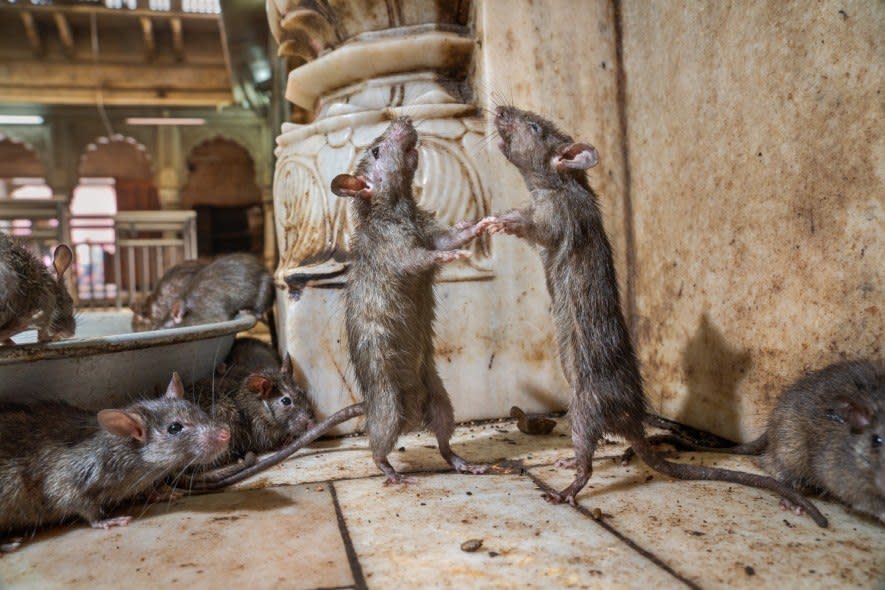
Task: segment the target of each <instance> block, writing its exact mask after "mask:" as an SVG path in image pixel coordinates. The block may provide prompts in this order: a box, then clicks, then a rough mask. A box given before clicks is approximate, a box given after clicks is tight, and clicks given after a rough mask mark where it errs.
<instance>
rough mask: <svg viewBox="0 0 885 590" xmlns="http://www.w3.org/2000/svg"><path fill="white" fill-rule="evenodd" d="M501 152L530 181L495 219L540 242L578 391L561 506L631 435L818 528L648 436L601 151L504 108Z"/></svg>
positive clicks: (747, 481) (656, 463) (646, 456)
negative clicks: (603, 198)
mask: <svg viewBox="0 0 885 590" xmlns="http://www.w3.org/2000/svg"><path fill="white" fill-rule="evenodd" d="M495 127H496V129H497V131H498V133H499V135H500V137H501V142H500V144H499V147H500V148H501V151H502V152H503V153H504V155H505V157H506V158H507V159H508V160H509V161H510V162H511V163H512V164H514V165H515V166H516V167H517V169H519V171H520V173H521V174H522V176H523V179H524V180H525V183H526V186H527V187H528V190H529V193H530V196H531V202H530V204H529V206H528V207H526V208H523V209H518V210H511V211H507V212H504V213H501V214H499V215H497V216H495V221H494V223H493V224H492V225H491V226H489V230H490V231H492V232H498V231H505V232H507V233H510V234H514V235H517V236H519V237H522V238H525V239H527V240H528V241H530V242H532V243H534V244H535V245H537V246H538V248H539V250H540V255H541V261H542V263H543V266H544V273H545V277H546V281H547V288H548V290H549V292H550V297H551V300H552V306H553V319H554V326H555V331H556V338H557V344H558V348H559V354H560V360H561V362H562V368H563V372H564V373H565V377H566V379H567V380H568V382H569V384H570V385H571V387H572V396H571V402H570V407H569V413H570V419H571V426H572V442H573V444H574V447H575V459H576V460H575V464H576V469H577V473H576V476H575V479H574V481H572V483H571V484H570V485H569V486H568V487H567V488H566V489H564V490H562V491H561V492H559V493H552V494H547V498H548V499H549V500H550V501H553V502H561V501H568V502H572V503H574V502H575V497H576V495H577V494H578V492H580V490H581V489H583V487H584V486H585V485H586V483H587V481H588V479H589V478H590V476H591V474H592V472H593V466H592V459H593V454H594V452H595V450H596V446H597V444H598V442H599V440H600V439H601V438H602V437H603V435H604V434H607V433H608V434H613V435H616V436H621V437H623V438H625V439H627V440H628V441H629V442H630V443H631V444H632V445H633V448H634V449H635V451H636V453H637V454H638V455H639V456H640V457H641V458H642V459H643V461H645V462H646V464H648V466H649V467H651V468H652V469H654V470H656V471H659V472H661V473H664V474H665V475H669V476H671V477H676V478H679V479H702V480H721V481H731V482H735V483H741V484H744V485H751V486H755V487H763V488H766V489H771V490H774V491H777V492H778V493H780V494H781V495H783V496H785V497H787V498H789V499H790V500H791V501H793V502H794V503H796V504H800V505H802V506H803V507H804V508H806V509H807V510H808V512H809V513H810V514H811V516H812V517H813V518H814V519H815V521H816V522H817V523H818V524H819V525H820V526H826V523H827V521H826V519H825V518H824V517H823V515H821V514H820V512H819V511H817V509H816V508H814V506H813V505H812V504H811V503H810V502H808V501H807V500H805V499H804V498H802V497H801V496H799V495H798V494H796V493H794V492H793V491H792V490H790V489H788V488H786V487H785V486H783V485H782V484H780V483H779V482H777V481H775V480H774V479H772V478H769V477H762V476H757V475H754V474H749V473H743V472H738V471H730V470H725V469H716V468H711V467H704V466H695V465H684V464H678V463H671V462H669V461H666V460H664V459H663V458H662V457H661V456H660V455H659V454H657V453H656V452H655V450H654V449H653V448H652V446H651V445H650V444H649V442H648V441H647V440H646V439H645V430H644V426H643V420H644V418H645V415H646V399H645V393H644V391H643V385H642V378H641V375H640V372H639V362H638V360H637V358H636V354H635V352H634V349H633V345H632V343H631V341H630V335H629V332H628V331H627V327H626V323H625V321H624V316H623V313H622V311H621V305H620V299H619V294H618V287H617V278H616V275H615V268H614V261H613V258H612V251H611V245H610V244H609V241H608V238H607V237H606V233H605V229H604V227H603V223H602V214H601V212H600V209H599V203H598V199H597V196H596V194H595V193H594V191H593V190H592V189H591V188H590V185H589V183H588V182H587V177H586V173H585V170H586V169H588V168H591V167H593V166H594V165H596V163H597V162H598V154H597V153H596V149H595V148H593V146H590V145H588V144H584V143H575V142H574V141H573V140H572V138H571V137H569V136H568V135H567V134H565V133H563V132H561V131H560V130H559V129H557V128H556V126H555V125H554V124H553V123H551V122H550V121H548V120H546V119H545V118H543V117H540V116H539V115H536V114H534V113H531V112H528V111H523V110H520V109H517V108H514V107H512V106H501V107H498V108H497V110H496V115H495Z"/></svg>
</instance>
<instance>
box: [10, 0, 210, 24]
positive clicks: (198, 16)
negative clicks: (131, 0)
mask: <svg viewBox="0 0 885 590" xmlns="http://www.w3.org/2000/svg"><path fill="white" fill-rule="evenodd" d="M172 5H173V7H175V6H176V4H175V2H173V3H172ZM179 5H180V3H179ZM3 10H8V11H17V12H21V10H22V7H21V5H19V4H18V3H14V4H10V3H9V2H0V11H3ZM28 10H29V11H30V12H33V13H35V14H37V13H41V12H43V13H48V14H55V13H57V12H61V13H63V14H90V13H92V12H94V13H96V14H98V15H99V16H102V15H108V14H110V15H114V16H149V17H151V18H172V17H177V18H181V19H185V20H218V19H220V18H221V14H206V13H203V12H183V11H181V10H146V9H143V8H135V9H128V8H126V9H120V8H107V7H106V6H101V5H95V4H31V5H29V6H28Z"/></svg>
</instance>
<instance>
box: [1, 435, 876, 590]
mask: <svg viewBox="0 0 885 590" xmlns="http://www.w3.org/2000/svg"><path fill="white" fill-rule="evenodd" d="M559 421H560V424H559V425H558V426H557V428H556V430H554V432H553V433H552V434H551V435H549V436H542V437H532V436H527V435H525V434H522V433H520V432H519V431H518V430H516V428H515V425H514V424H513V423H512V421H509V420H508V421H502V422H498V423H492V424H484V425H480V426H462V427H460V428H459V429H458V431H457V433H456V435H455V439H454V447H455V449H456V451H458V452H459V453H461V454H462V455H464V456H465V457H466V458H469V459H470V460H472V461H489V462H500V461H502V460H504V459H507V460H509V461H513V462H514V463H510V464H508V465H509V468H507V467H505V468H500V469H497V470H495V472H494V473H492V474H490V475H483V476H470V475H457V474H454V473H452V472H451V471H449V470H448V469H447V468H446V465H445V464H444V463H443V461H442V460H441V459H440V458H439V456H438V454H437V452H436V449H435V446H434V440H433V438H432V436H430V435H429V434H427V433H417V434H412V435H409V436H405V437H403V438H402V439H401V444H402V450H399V451H395V452H394V453H393V455H392V457H391V461H392V462H393V463H394V465H395V466H396V467H398V468H400V469H401V470H403V471H408V472H411V473H412V474H413V476H414V477H415V479H416V483H414V484H412V485H409V486H395V487H385V486H383V485H382V484H381V478H380V477H379V476H378V475H377V473H376V470H375V468H374V465H373V464H372V461H371V458H370V454H369V452H368V447H367V444H366V440H365V439H364V438H359V437H357V438H344V439H338V440H332V441H325V442H322V443H321V444H319V445H317V446H315V447H313V448H312V449H310V450H308V451H307V452H305V453H303V454H301V455H299V456H297V457H295V458H293V459H291V460H289V461H287V462H286V463H284V464H282V465H280V466H278V467H276V468H274V469H272V470H270V471H268V472H267V473H265V474H263V475H261V476H259V477H256V478H255V479H253V480H250V481H247V482H244V483H243V484H240V485H239V486H237V488H236V489H233V490H230V491H228V492H225V493H221V494H213V495H207V496H197V497H190V498H185V499H182V500H177V501H174V502H172V503H166V504H160V505H155V506H152V507H150V508H148V509H147V510H146V511H144V513H143V514H141V515H140V516H139V518H138V519H137V520H135V521H133V523H132V524H130V525H129V526H128V527H126V528H123V529H112V530H109V531H100V530H92V529H89V528H86V527H85V526H71V527H67V528H61V529H56V530H52V531H46V532H44V533H41V534H40V535H38V536H37V537H36V538H35V539H33V540H31V541H29V542H28V543H27V544H26V545H25V546H24V547H23V548H22V549H21V550H19V551H18V552H16V553H13V554H10V555H7V556H5V557H2V558H0V586H3V585H4V584H5V587H10V588H40V589H43V588H61V587H65V588H118V587H160V586H163V587H171V586H173V585H179V584H180V585H181V586H182V587H186V588H225V587H227V588H345V587H356V588H362V587H369V588H394V587H445V588H467V587H544V588H567V587H568V588H570V587H575V588H597V587H598V588H612V587H616V588H620V587H635V588H679V587H685V586H689V587H702V588H733V587H746V588H778V589H779V590H780V589H782V588H854V587H856V588H885V527H882V526H880V525H878V524H876V523H874V522H872V521H870V520H866V519H862V518H858V517H856V516H854V515H851V514H849V513H847V512H846V511H845V510H844V509H843V508H842V507H840V506H838V505H836V504H833V503H830V502H821V501H818V506H819V507H820V508H821V509H822V511H823V512H824V513H825V514H826V516H827V517H828V518H829V519H830V528H829V529H820V528H818V527H817V526H816V525H815V524H814V523H813V522H812V521H811V520H810V519H809V518H807V517H798V516H795V515H793V514H792V513H786V512H782V511H781V510H780V509H779V507H778V500H777V498H775V497H774V496H773V495H772V494H770V493H768V492H764V491H758V490H754V489H747V488H742V487H739V486H734V485H729V484H722V483H703V482H678V481H674V480H670V479H667V478H665V477H663V476H660V475H657V474H654V473H653V472H650V471H649V470H648V469H647V468H645V467H644V466H643V465H642V464H641V463H639V462H636V463H634V464H633V465H631V466H629V467H622V466H621V465H620V464H619V463H618V462H616V461H614V460H613V458H614V457H617V456H618V455H619V453H620V451H621V450H622V449H623V447H622V445H619V444H611V445H606V446H603V447H602V448H601V451H600V452H599V455H598V458H597V461H596V465H595V470H596V472H595V473H594V477H593V479H592V480H591V483H590V485H589V486H588V487H587V489H586V490H585V491H584V493H583V494H581V495H580V496H579V499H580V501H581V504H582V506H583V509H582V510H578V509H575V508H572V507H569V506H550V505H548V504H547V503H545V502H544V501H543V500H542V499H541V498H540V493H541V491H540V489H539V487H544V486H552V487H556V488H559V487H562V486H564V485H565V484H566V483H567V482H568V480H569V478H570V476H571V473H570V472H569V471H566V470H563V469H559V468H556V467H554V466H553V463H554V462H555V461H556V459H557V458H560V457H566V456H569V455H570V443H569V439H568V437H567V436H566V435H565V432H566V425H565V424H564V421H563V420H561V419H560V420H559ZM702 459H703V461H704V463H705V464H714V465H722V466H727V467H740V468H743V469H752V470H754V471H757V470H756V469H755V468H754V467H753V465H752V463H751V462H750V461H748V460H746V459H744V458H734V457H725V456H720V455H706V456H702V455H697V454H683V455H682V456H681V458H680V459H679V460H682V461H700V460H702ZM593 508H599V509H600V510H601V512H602V515H603V517H602V520H601V521H596V520H594V519H593V518H592V517H591V516H590V509H593ZM139 512H142V510H139V509H138V508H137V507H136V508H134V509H131V510H130V511H129V513H130V514H136V515H137V514H139ZM471 539H480V540H482V545H481V547H480V548H479V549H478V550H476V551H474V552H469V553H468V552H465V551H462V549H461V545H462V543H464V542H465V541H468V540H471Z"/></svg>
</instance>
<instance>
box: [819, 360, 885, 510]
mask: <svg viewBox="0 0 885 590" xmlns="http://www.w3.org/2000/svg"><path fill="white" fill-rule="evenodd" d="M874 371H875V374H861V373H856V374H855V375H854V376H853V379H851V381H852V383H851V385H848V386H847V387H846V388H845V391H842V392H840V393H839V395H838V396H837V397H836V400H835V404H834V407H833V408H831V409H830V410H829V412H828V417H829V418H830V419H831V420H834V421H836V422H839V423H840V424H843V425H844V429H845V436H847V437H848V444H847V448H848V449H849V452H850V455H851V457H850V459H849V460H848V461H846V463H847V464H846V465H845V467H847V468H848V469H851V470H853V471H855V472H856V474H857V477H858V478H859V482H860V483H862V484H863V485H864V487H865V488H866V489H868V490H870V492H871V493H873V494H875V495H876V496H878V497H879V498H882V499H885V369H883V367H879V368H878V370H874Z"/></svg>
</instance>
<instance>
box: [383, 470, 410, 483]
mask: <svg viewBox="0 0 885 590" xmlns="http://www.w3.org/2000/svg"><path fill="white" fill-rule="evenodd" d="M413 483H418V480H417V479H415V478H414V477H409V476H407V475H403V474H401V473H397V472H395V471H394V472H393V473H389V474H387V477H386V478H384V485H386V486H392V485H404V486H407V485H410V484H413Z"/></svg>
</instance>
